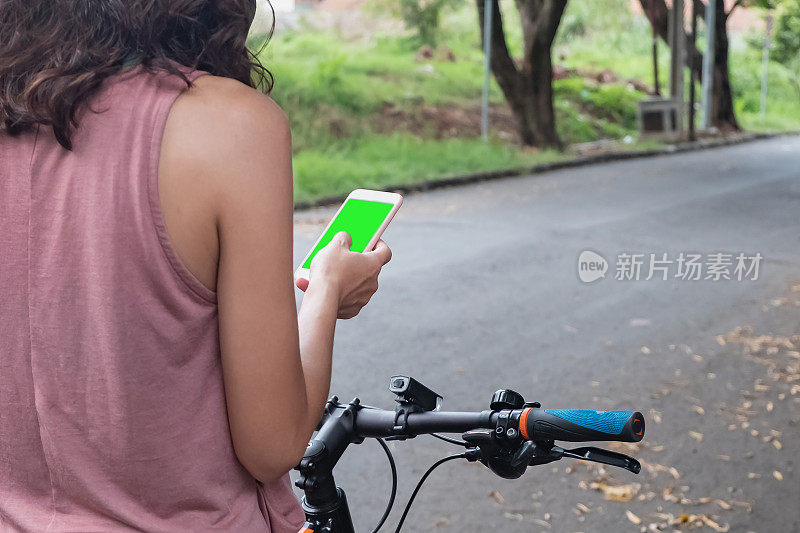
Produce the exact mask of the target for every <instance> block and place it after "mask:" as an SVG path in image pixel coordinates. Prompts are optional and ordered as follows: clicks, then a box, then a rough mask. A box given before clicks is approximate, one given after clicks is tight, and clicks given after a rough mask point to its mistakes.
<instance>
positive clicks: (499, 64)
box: [476, 0, 567, 148]
mask: <svg viewBox="0 0 800 533" xmlns="http://www.w3.org/2000/svg"><path fill="white" fill-rule="evenodd" d="M516 3H517V9H518V10H519V12H520V18H521V22H522V32H523V41H524V45H525V46H524V52H523V58H522V63H521V65H520V67H519V68H518V67H517V65H516V64H514V60H513V59H512V58H511V56H510V54H509V52H508V46H507V45H506V37H505V30H504V28H503V18H502V14H501V12H500V6H499V3H498V1H497V0H492V2H491V5H492V41H491V43H490V49H491V68H492V73H493V74H494V77H495V79H496V80H497V84H498V85H499V86H500V89H501V90H502V91H503V95H504V96H505V97H506V100H507V101H508V105H509V107H510V108H511V111H512V113H514V118H515V119H516V122H517V133H518V135H519V139H520V142H522V144H524V145H527V146H539V147H555V148H561V146H562V145H561V141H560V139H559V138H558V134H557V133H556V121H555V111H554V109H553V63H552V56H551V50H552V45H553V39H554V38H555V34H556V31H557V30H558V25H559V23H560V22H561V15H563V13H564V8H565V7H566V4H567V2H566V0H517V2H516ZM476 5H477V8H478V19H479V21H480V28H481V36H483V34H484V27H483V26H484V0H476Z"/></svg>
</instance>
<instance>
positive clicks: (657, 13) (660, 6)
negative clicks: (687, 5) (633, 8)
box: [639, 0, 723, 80]
mask: <svg viewBox="0 0 800 533" xmlns="http://www.w3.org/2000/svg"><path fill="white" fill-rule="evenodd" d="M688 1H691V0H688ZM719 1H720V2H722V1H723V0H719ZM639 3H640V4H641V5H642V10H643V11H644V15H645V17H647V20H649V21H650V25H651V26H652V28H653V29H654V30H655V32H656V33H657V34H658V36H659V37H661V39H662V40H663V41H664V42H665V43H666V44H667V46H669V22H668V21H669V17H668V16H667V14H668V12H669V8H668V7H667V4H666V2H665V1H664V0H639ZM651 3H652V11H651ZM694 8H695V9H696V10H697V16H698V17H699V18H700V19H701V20H705V18H706V12H705V9H706V5H705V4H704V3H703V2H702V1H701V0H694ZM651 12H652V13H653V16H652V17H651V15H650V13H651ZM686 61H687V65H686V66H687V67H688V68H692V61H694V65H695V68H694V77H695V79H697V80H702V77H703V54H701V53H700V51H699V50H698V49H697V47H696V46H695V45H694V43H692V40H691V38H690V36H689V35H688V34H686Z"/></svg>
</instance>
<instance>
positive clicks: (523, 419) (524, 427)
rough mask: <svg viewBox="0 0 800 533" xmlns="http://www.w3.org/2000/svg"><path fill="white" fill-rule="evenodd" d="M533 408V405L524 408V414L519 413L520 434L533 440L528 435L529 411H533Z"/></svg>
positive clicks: (526, 438)
mask: <svg viewBox="0 0 800 533" xmlns="http://www.w3.org/2000/svg"><path fill="white" fill-rule="evenodd" d="M531 409H532V407H526V408H525V409H523V410H522V414H521V415H519V434H520V435H522V438H523V439H525V440H531V438H530V437H529V436H528V413H530V412H531Z"/></svg>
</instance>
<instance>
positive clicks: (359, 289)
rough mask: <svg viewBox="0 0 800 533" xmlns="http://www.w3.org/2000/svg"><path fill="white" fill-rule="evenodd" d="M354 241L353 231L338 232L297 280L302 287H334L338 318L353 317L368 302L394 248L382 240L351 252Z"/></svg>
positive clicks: (376, 288)
mask: <svg viewBox="0 0 800 533" xmlns="http://www.w3.org/2000/svg"><path fill="white" fill-rule="evenodd" d="M351 244H352V241H351V239H350V235H348V234H347V233H346V232H344V231H342V232H339V233H337V234H336V235H334V237H333V239H332V240H331V242H330V243H328V245H327V246H325V247H324V248H323V249H322V250H320V251H319V252H318V253H317V255H316V257H314V260H313V261H311V269H310V270H311V272H310V275H309V279H308V280H307V281H306V280H303V279H298V280H297V287H298V288H299V289H301V290H305V289H307V288H308V287H313V286H317V285H325V286H326V288H328V289H331V290H333V291H334V292H335V294H337V295H338V302H339V309H338V313H337V316H338V317H339V318H353V317H354V316H356V315H357V314H358V313H359V311H361V309H362V308H363V307H364V306H365V305H367V302H369V300H370V298H372V295H373V294H375V291H377V290H378V274H380V272H381V268H382V267H383V265H385V264H386V263H388V262H389V261H390V260H391V259H392V251H391V250H390V249H389V247H388V246H387V245H386V243H385V242H383V241H378V244H377V245H376V246H375V249H374V250H372V251H369V252H363V253H359V252H351V251H350V246H351Z"/></svg>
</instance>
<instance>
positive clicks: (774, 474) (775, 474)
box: [772, 470, 783, 481]
mask: <svg viewBox="0 0 800 533" xmlns="http://www.w3.org/2000/svg"><path fill="white" fill-rule="evenodd" d="M772 477H774V478H775V479H777V480H778V481H783V474H781V473H780V472H778V471H777V470H773V471H772Z"/></svg>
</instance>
